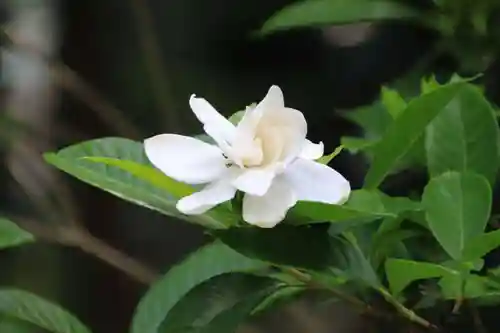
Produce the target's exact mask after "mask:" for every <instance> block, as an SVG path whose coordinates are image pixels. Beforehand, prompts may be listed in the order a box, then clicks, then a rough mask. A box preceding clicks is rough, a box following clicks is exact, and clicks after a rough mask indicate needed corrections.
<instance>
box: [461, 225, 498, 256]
mask: <svg viewBox="0 0 500 333" xmlns="http://www.w3.org/2000/svg"><path fill="white" fill-rule="evenodd" d="M499 246H500V230H495V231H492V232H488V233H485V234H482V235H479V236H477V237H475V238H473V239H471V240H470V241H468V242H467V244H466V245H465V248H464V251H463V258H464V260H474V259H478V258H481V257H483V256H484V255H486V254H488V253H489V252H491V251H493V250H494V249H496V248H498V247H499Z"/></svg>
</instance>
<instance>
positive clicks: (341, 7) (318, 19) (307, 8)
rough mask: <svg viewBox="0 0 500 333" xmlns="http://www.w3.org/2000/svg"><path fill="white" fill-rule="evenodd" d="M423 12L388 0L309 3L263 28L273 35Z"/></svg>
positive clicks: (296, 5)
mask: <svg viewBox="0 0 500 333" xmlns="http://www.w3.org/2000/svg"><path fill="white" fill-rule="evenodd" d="M420 15H421V14H420V12H418V11H417V10H415V9H413V8H411V7H409V6H405V5H403V4H401V3H397V2H393V1H385V0H373V1H366V0H353V1H349V2H346V1H343V0H306V1H301V2H297V3H294V4H291V5H288V6H287V7H285V8H283V9H281V10H280V11H279V12H277V13H276V14H275V15H273V16H272V17H271V18H270V19H269V20H267V22H266V23H265V24H264V26H263V27H262V29H261V32H262V33H264V34H268V33H271V32H275V31H279V30H286V29H291V28H300V27H313V26H326V25H338V24H348V23H354V22H362V21H381V20H394V19H397V20H403V19H412V18H418V17H419V16H420Z"/></svg>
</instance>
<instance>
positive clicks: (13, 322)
mask: <svg viewBox="0 0 500 333" xmlns="http://www.w3.org/2000/svg"><path fill="white" fill-rule="evenodd" d="M0 332H2V333H3V332H5V333H40V329H39V328H38V327H36V326H35V325H32V324H30V323H27V322H24V321H21V320H19V319H15V318H11V317H8V316H0Z"/></svg>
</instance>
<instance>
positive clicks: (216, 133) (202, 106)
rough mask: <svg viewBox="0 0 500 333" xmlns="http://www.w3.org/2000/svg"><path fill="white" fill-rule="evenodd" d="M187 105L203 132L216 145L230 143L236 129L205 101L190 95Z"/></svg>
mask: <svg viewBox="0 0 500 333" xmlns="http://www.w3.org/2000/svg"><path fill="white" fill-rule="evenodd" d="M189 105H190V106H191V109H192V110H193V112H194V114H195V115H196V117H197V118H198V120H199V121H200V122H201V123H202V124H203V127H204V129H205V132H206V133H207V134H208V135H210V136H211V137H212V138H213V139H214V140H215V141H216V142H217V143H218V144H219V142H225V143H229V144H231V143H232V141H233V139H234V135H235V133H236V127H235V126H234V125H233V124H231V122H230V121H229V120H228V119H226V118H225V117H224V116H223V115H221V114H220V113H219V112H217V110H216V109H215V108H214V107H213V106H212V105H211V104H210V103H209V102H208V101H207V100H205V99H204V98H198V97H196V96H195V95H191V98H190V99H189Z"/></svg>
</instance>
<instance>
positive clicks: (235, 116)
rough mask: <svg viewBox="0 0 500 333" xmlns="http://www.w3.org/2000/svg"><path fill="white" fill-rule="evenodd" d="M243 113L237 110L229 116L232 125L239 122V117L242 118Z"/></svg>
mask: <svg viewBox="0 0 500 333" xmlns="http://www.w3.org/2000/svg"><path fill="white" fill-rule="evenodd" d="M244 115H245V111H238V112H236V113H234V114H233V115H232V116H231V117H229V121H230V122H231V123H232V124H233V125H235V126H236V125H238V124H239V122H240V121H241V119H243V116H244Z"/></svg>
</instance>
